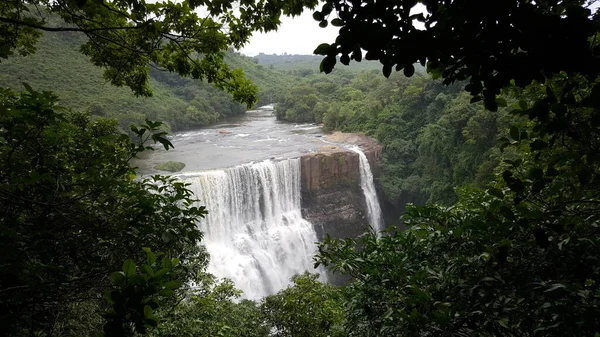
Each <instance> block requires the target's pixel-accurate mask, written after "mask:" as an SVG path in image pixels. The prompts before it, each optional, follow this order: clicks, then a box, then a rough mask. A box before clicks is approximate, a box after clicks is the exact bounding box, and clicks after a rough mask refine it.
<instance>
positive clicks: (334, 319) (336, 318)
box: [261, 273, 345, 337]
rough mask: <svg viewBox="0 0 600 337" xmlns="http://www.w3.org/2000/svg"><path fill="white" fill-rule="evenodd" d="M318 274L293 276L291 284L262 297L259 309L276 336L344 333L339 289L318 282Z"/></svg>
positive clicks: (290, 336)
mask: <svg viewBox="0 0 600 337" xmlns="http://www.w3.org/2000/svg"><path fill="white" fill-rule="evenodd" d="M318 276H319V275H318V274H310V273H305V274H302V275H295V276H294V277H292V282H293V283H294V284H293V285H292V286H290V287H289V288H287V289H284V290H281V291H279V292H278V293H277V294H275V295H271V296H267V297H266V298H264V299H263V301H262V303H261V309H262V311H263V313H264V315H265V320H266V322H267V323H268V324H270V325H271V326H272V327H273V328H274V329H275V332H276V334H275V335H276V336H279V337H300V336H314V337H326V336H331V337H336V336H344V335H345V334H344V330H343V324H344V318H343V317H344V316H343V308H342V292H341V289H339V288H336V287H334V286H332V285H329V284H323V283H321V282H319V280H318V279H317V278H318Z"/></svg>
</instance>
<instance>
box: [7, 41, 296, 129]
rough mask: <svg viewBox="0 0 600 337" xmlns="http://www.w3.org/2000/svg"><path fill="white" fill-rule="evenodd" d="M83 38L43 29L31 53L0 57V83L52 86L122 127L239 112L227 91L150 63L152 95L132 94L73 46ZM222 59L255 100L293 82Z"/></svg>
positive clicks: (182, 123) (173, 125)
mask: <svg viewBox="0 0 600 337" xmlns="http://www.w3.org/2000/svg"><path fill="white" fill-rule="evenodd" d="M85 41H86V39H85V36H82V34H80V33H76V32H61V33H45V34H44V35H43V36H42V37H41V39H40V41H39V43H38V44H37V45H36V48H37V51H38V52H37V53H36V54H34V55H29V56H27V57H17V56H15V57H11V58H9V59H7V60H6V61H3V62H2V63H0V83H2V84H3V85H4V86H8V87H10V88H12V89H14V90H22V88H23V87H22V84H21V83H22V82H27V83H29V84H31V85H32V86H34V87H35V88H37V89H39V90H52V91H53V92H54V93H55V94H56V95H58V96H59V97H61V102H62V104H63V105H64V106H67V107H69V108H72V109H74V110H79V111H89V112H90V113H92V114H93V115H95V116H101V117H105V118H113V119H116V120H118V121H119V125H120V126H121V128H122V129H123V130H129V125H131V124H138V123H141V122H143V121H144V119H146V118H148V119H151V120H160V121H162V122H163V123H164V128H165V129H166V130H170V131H179V130H186V129H190V128H196V127H200V126H205V125H209V124H210V123H214V122H215V121H217V120H219V119H222V118H224V117H228V116H232V115H237V114H242V113H244V112H245V107H244V106H242V105H241V104H239V103H236V102H233V98H232V96H231V95H230V94H227V93H225V92H222V91H220V90H218V89H215V88H214V87H212V86H211V85H210V84H208V83H205V82H203V81H200V80H193V79H189V78H182V77H180V76H178V75H176V74H171V73H168V72H165V71H159V70H155V69H151V71H150V80H149V86H150V88H151V89H152V91H153V93H154V95H153V97H135V96H134V95H133V94H132V93H131V92H130V91H128V90H127V89H125V88H117V87H114V86H110V85H107V84H106V83H105V81H104V80H103V79H102V71H101V70H100V69H98V68H97V67H94V66H93V65H92V64H91V63H90V62H89V61H88V60H87V59H86V57H85V56H84V55H81V54H80V53H79V52H78V47H79V45H80V44H82V43H84V42H85ZM225 62H226V63H227V64H228V65H229V66H230V67H231V68H235V69H240V68H241V69H243V70H244V73H245V74H246V75H247V76H248V78H249V79H251V80H252V81H253V83H255V84H256V85H257V86H258V103H257V104H268V103H273V102H277V101H280V97H281V96H282V92H283V91H284V90H285V88H287V87H288V86H289V85H290V84H292V83H294V79H293V77H290V76H288V75H285V74H282V73H279V72H275V71H269V70H267V69H262V70H261V69H259V68H258V65H256V64H255V63H253V62H252V61H251V59H250V58H248V57H245V56H242V55H239V54H237V53H233V52H230V53H227V55H226V57H225Z"/></svg>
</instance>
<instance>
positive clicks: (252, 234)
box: [180, 159, 317, 299]
mask: <svg viewBox="0 0 600 337" xmlns="http://www.w3.org/2000/svg"><path fill="white" fill-rule="evenodd" d="M180 178H181V179H182V180H183V181H184V182H186V183H190V184H191V185H190V186H189V188H190V189H191V190H192V191H193V192H194V194H195V195H196V198H198V199H199V200H200V204H202V205H205V206H206V209H207V210H208V211H209V214H208V215H207V216H206V218H205V219H203V220H201V222H200V224H199V225H200V228H201V229H202V231H204V233H205V236H204V240H203V243H204V244H205V245H206V248H207V250H208V252H209V253H210V257H211V258H210V264H209V267H208V271H209V272H210V273H212V274H215V275H216V276H218V277H227V278H230V279H232V280H233V281H234V283H235V285H236V286H237V287H238V288H239V289H241V290H243V291H244V296H245V297H247V298H250V299H259V298H261V297H264V296H267V295H270V294H273V293H275V292H277V291H278V290H280V289H283V288H284V287H285V286H287V285H288V283H289V279H290V278H291V277H292V276H293V275H294V274H296V273H301V272H304V271H305V270H309V271H314V269H313V268H312V257H313V255H314V253H315V251H316V245H315V242H316V241H317V235H316V232H315V230H314V228H313V225H312V224H311V223H310V222H308V221H306V220H304V219H303V218H302V215H301V209H300V159H288V160H284V161H280V162H273V161H263V162H260V163H252V164H245V165H240V166H236V167H233V168H229V169H223V170H214V171H205V172H197V173H192V174H189V173H188V174H184V175H181V176H180Z"/></svg>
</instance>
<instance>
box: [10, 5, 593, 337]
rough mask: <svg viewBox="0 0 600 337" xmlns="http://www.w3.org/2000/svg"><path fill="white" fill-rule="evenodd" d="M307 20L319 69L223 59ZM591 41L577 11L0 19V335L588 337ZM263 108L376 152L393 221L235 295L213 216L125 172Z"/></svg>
mask: <svg viewBox="0 0 600 337" xmlns="http://www.w3.org/2000/svg"><path fill="white" fill-rule="evenodd" d="M415 3H419V4H421V5H422V6H423V8H424V12H423V13H417V14H415V13H414V12H413V11H412V10H411V9H412V8H413V7H414V5H415ZM200 6H202V10H203V12H204V13H205V14H203V15H200V14H199V12H198V11H197V9H199V8H200ZM234 7H235V8H236V11H233V10H230V9H232V8H234ZM305 8H306V9H307V10H311V11H312V12H313V18H314V19H315V20H316V21H315V24H318V25H320V26H321V27H325V26H328V25H332V26H335V27H340V29H339V36H338V38H337V39H336V40H335V41H334V42H333V43H322V44H320V45H318V43H319V42H322V41H316V42H315V45H316V49H315V54H317V55H321V60H320V62H314V61H312V60H310V62H308V61H306V62H305V61H303V62H299V63H298V64H296V66H297V68H294V67H292V66H290V65H291V64H292V63H288V62H286V61H284V62H282V63H281V64H284V65H285V67H288V68H287V69H284V68H281V69H278V68H277V67H278V63H277V62H275V61H273V60H272V59H273V58H272V57H271V58H267V59H271V61H269V62H271V63H265V64H261V61H260V58H258V59H251V58H247V57H243V56H241V55H239V54H238V53H236V52H233V51H232V50H237V49H239V48H240V47H241V46H243V45H244V44H245V43H247V42H248V39H249V37H250V35H251V34H252V33H253V32H258V31H260V32H267V31H273V30H276V29H277V27H278V25H279V24H280V23H281V21H280V16H281V15H288V16H294V15H299V14H300V13H301V12H302V11H303V10H304V9H305ZM48 13H51V14H48ZM58 18H60V19H58ZM224 27H226V29H225V28H224ZM599 33H600V15H599V14H598V11H597V9H596V7H595V6H593V1H584V0H570V1H551V0H540V1H535V2H531V1H496V2H482V1H480V0H462V1H451V2H448V1H408V0H402V1H399V2H390V3H382V2H368V1H365V2H360V1H359V2H352V3H349V2H346V1H341V0H326V1H323V2H317V1H312V0H311V1H306V2H304V3H303V4H302V5H300V4H298V3H290V2H280V1H272V2H252V1H249V2H248V1H247V2H235V1H228V0H226V1H218V2H217V1H207V2H197V1H191V0H183V1H179V2H177V3H173V2H165V3H161V2H156V3H155V2H153V3H146V2H144V1H137V0H123V1H107V0H105V1H85V0H83V1H64V0H57V1H51V2H49V1H42V0H30V1H25V0H17V1H11V2H3V3H2V4H0V61H1V63H0V69H1V70H2V71H1V72H0V80H1V81H2V82H1V83H2V88H0V182H1V183H2V184H1V186H0V205H1V206H2V207H0V252H1V254H0V272H1V273H0V321H2V324H1V325H0V333H1V334H2V335H6V336H98V335H103V336H107V337H112V336H119V337H121V336H139V335H148V336H164V337H168V336H169V337H170V336H207V337H208V336H231V337H234V336H240V337H241V336H256V337H258V336H265V337H266V336H281V337H284V336H285V337H288V336H289V337H297V336H298V337H299V336H323V337H325V336H455V337H461V336H484V337H488V336H489V337H492V336H532V337H533V336H599V335H600V253H599V252H600V250H599V249H598V248H599V246H600V208H599V205H600V141H599V140H600V136H599V134H598V133H599V132H600V62H598V61H599V60H598V55H600V40H599V39H597V38H598V34H599ZM323 42H326V41H323ZM330 42H331V41H330ZM363 54H364V55H363ZM263 58H264V56H263ZM365 60H369V61H372V62H378V63H379V65H378V68H379V69H378V70H370V69H365V71H354V70H352V71H350V70H348V69H350V68H352V67H353V66H354V65H355V64H357V63H359V62H362V61H365ZM263 62H267V61H264V60H263ZM313 62H314V63H313ZM308 64H310V67H313V64H314V67H315V68H314V71H312V70H310V69H308V70H307V69H306V68H305V67H306V65H308ZM340 64H342V65H349V66H350V68H346V67H342V66H340ZM360 64H363V63H360ZM271 65H272V66H271ZM423 70H426V71H423ZM323 73H325V74H327V75H325V74H323ZM232 101H235V102H237V103H232ZM271 102H278V103H279V104H278V106H277V109H276V113H277V117H278V118H280V119H282V120H287V121H293V122H315V123H322V124H323V126H324V128H326V129H327V130H331V131H333V130H341V131H351V132H362V133H366V134H368V135H371V136H373V137H375V138H376V139H377V140H378V141H379V142H381V144H382V145H383V146H384V153H383V163H382V165H383V167H382V171H383V172H382V176H381V178H380V180H379V182H378V183H379V185H380V188H381V190H382V192H383V194H384V196H385V198H386V200H387V202H388V204H389V205H391V206H393V207H396V208H398V209H400V210H402V218H401V221H402V225H403V228H397V227H390V228H388V229H386V230H385V231H384V232H382V233H374V232H372V231H368V232H366V233H364V234H363V235H362V236H361V237H359V238H355V239H345V240H337V239H330V238H326V239H325V240H324V241H323V242H321V243H319V246H318V254H317V256H316V257H315V264H316V265H318V266H324V267H326V268H329V270H330V271H332V272H334V273H340V274H343V275H345V276H346V277H347V278H348V280H349V281H348V283H347V284H346V285H345V286H333V285H329V284H323V283H321V282H320V281H319V278H318V276H317V275H314V274H309V273H305V274H301V275H296V276H294V277H293V279H292V280H291V282H292V284H291V286H290V287H289V288H287V289H283V290H280V291H279V292H278V293H276V294H274V295H271V296H267V297H265V298H263V299H261V300H259V301H250V300H245V299H242V298H241V296H242V294H241V293H240V291H239V290H237V289H235V286H234V285H233V284H232V283H231V282H230V281H228V280H220V279H217V278H216V277H215V276H214V275H210V274H209V273H207V271H206V268H207V265H208V261H209V259H210V256H209V255H208V253H207V252H206V251H205V248H204V247H203V246H202V240H203V233H202V232H201V231H200V230H199V229H198V227H197V222H198V221H199V220H200V219H201V218H203V217H204V216H205V215H206V214H207V212H211V210H207V209H205V208H204V207H202V206H198V203H197V202H196V200H195V196H194V195H193V193H192V192H191V191H190V190H189V189H188V188H187V187H188V186H186V185H185V184H184V183H182V182H181V181H179V180H178V179H177V178H174V177H170V176H161V175H155V176H151V177H137V176H136V172H135V169H134V168H133V167H132V165H131V160H132V158H135V157H136V156H138V155H140V154H141V153H143V152H144V151H151V150H152V149H153V146H163V147H164V148H165V149H167V150H168V149H170V148H172V147H173V145H172V144H171V142H170V140H169V138H168V137H167V134H168V131H173V130H182V129H187V128H194V127H199V126H203V125H208V124H210V123H214V122H216V121H217V120H218V119H219V118H221V117H225V116H228V115H234V114H239V113H243V112H244V109H245V108H246V107H248V106H252V105H254V104H262V103H271ZM157 120H158V121H157ZM132 124H133V125H132ZM407 201H412V202H414V203H415V204H412V205H408V206H406V209H404V205H405V203H406V202H407Z"/></svg>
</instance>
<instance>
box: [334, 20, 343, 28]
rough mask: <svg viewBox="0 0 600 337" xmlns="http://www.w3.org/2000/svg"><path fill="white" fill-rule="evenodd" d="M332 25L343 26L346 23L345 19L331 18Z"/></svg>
mask: <svg viewBox="0 0 600 337" xmlns="http://www.w3.org/2000/svg"><path fill="white" fill-rule="evenodd" d="M331 25H332V26H335V27H342V26H343V25H344V21H342V20H341V19H338V18H335V19H333V20H331Z"/></svg>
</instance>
